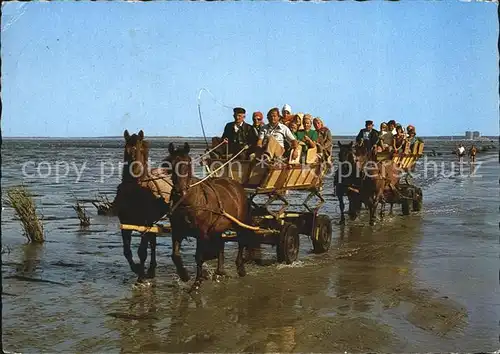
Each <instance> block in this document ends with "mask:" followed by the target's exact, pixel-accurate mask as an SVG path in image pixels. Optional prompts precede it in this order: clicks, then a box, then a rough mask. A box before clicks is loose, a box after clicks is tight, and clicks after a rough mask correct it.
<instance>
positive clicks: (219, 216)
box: [167, 143, 251, 290]
mask: <svg viewBox="0 0 500 354" xmlns="http://www.w3.org/2000/svg"><path fill="white" fill-rule="evenodd" d="M189 150H190V148H189V144H188V143H185V144H184V146H183V147H182V148H177V149H176V148H175V146H174V144H172V143H171V144H170V145H169V147H168V151H169V153H170V155H169V157H168V158H167V161H168V162H169V163H170V164H171V167H172V181H173V190H172V210H171V214H170V224H171V227H172V246H173V247H172V260H173V262H174V264H175V266H176V268H177V274H179V276H180V278H181V279H182V280H183V281H188V280H189V275H188V273H187V271H186V269H185V268H184V265H183V263H182V258H181V255H180V245H181V242H182V240H183V238H184V237H185V235H192V236H195V237H196V239H197V242H196V255H195V259H196V280H195V282H194V284H193V287H192V288H191V290H195V289H198V288H199V287H200V285H201V281H202V266H203V262H204V261H205V260H209V259H214V258H218V263H217V270H216V275H219V276H222V275H224V274H225V273H224V240H223V238H222V233H223V232H225V231H227V230H230V229H232V230H236V231H237V234H238V243H239V247H238V256H237V258H236V266H237V270H238V274H239V275H240V276H244V275H245V267H244V261H243V250H244V248H245V247H246V246H247V244H246V239H247V237H248V236H247V235H248V231H247V230H245V229H244V228H242V227H240V226H239V225H238V222H237V221H241V222H243V223H245V224H247V225H248V224H249V223H250V222H251V218H250V214H249V202H248V200H247V196H246V193H245V190H244V188H243V187H242V186H241V184H239V183H238V182H236V181H234V180H232V179H230V178H226V177H220V178H219V177H218V178H209V179H206V180H203V181H202V180H200V179H198V178H195V177H193V167H192V164H191V158H190V156H189ZM197 182H198V183H197ZM235 221H236V222H235Z"/></svg>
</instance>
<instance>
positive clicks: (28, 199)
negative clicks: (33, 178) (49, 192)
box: [7, 186, 45, 243]
mask: <svg viewBox="0 0 500 354" xmlns="http://www.w3.org/2000/svg"><path fill="white" fill-rule="evenodd" d="M7 203H8V205H9V206H10V207H12V208H13V209H14V210H15V211H16V214H17V216H18V217H19V219H20V220H21V223H22V225H23V228H24V233H25V235H26V237H27V238H28V241H29V242H35V243H42V242H44V241H45V237H44V233H43V224H42V221H41V219H40V218H39V217H38V215H37V213H36V206H35V202H34V200H33V196H32V195H31V193H30V192H29V191H28V190H27V189H26V188H25V187H24V186H18V187H12V188H10V189H9V190H8V191H7Z"/></svg>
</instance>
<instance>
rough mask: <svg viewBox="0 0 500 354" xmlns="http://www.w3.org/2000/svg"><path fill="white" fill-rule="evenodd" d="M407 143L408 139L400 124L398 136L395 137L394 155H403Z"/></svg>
mask: <svg viewBox="0 0 500 354" xmlns="http://www.w3.org/2000/svg"><path fill="white" fill-rule="evenodd" d="M405 142H406V137H405V132H404V130H403V127H402V126H401V125H400V124H397V125H396V135H395V136H394V137H393V146H392V147H393V151H394V153H398V154H400V153H402V152H403V151H404V148H405V146H404V145H405Z"/></svg>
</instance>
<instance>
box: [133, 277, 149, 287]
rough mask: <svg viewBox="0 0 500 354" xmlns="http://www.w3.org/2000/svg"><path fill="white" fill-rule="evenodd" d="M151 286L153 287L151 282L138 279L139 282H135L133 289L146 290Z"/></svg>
mask: <svg viewBox="0 0 500 354" xmlns="http://www.w3.org/2000/svg"><path fill="white" fill-rule="evenodd" d="M151 285H153V284H152V283H151V282H150V281H149V280H145V279H137V281H136V282H135V284H134V285H132V287H133V288H134V289H145V288H149V287H150V286H151Z"/></svg>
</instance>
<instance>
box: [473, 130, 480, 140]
mask: <svg viewBox="0 0 500 354" xmlns="http://www.w3.org/2000/svg"><path fill="white" fill-rule="evenodd" d="M480 137H481V133H480V132H478V131H475V132H473V133H472V139H479V138H480Z"/></svg>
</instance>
